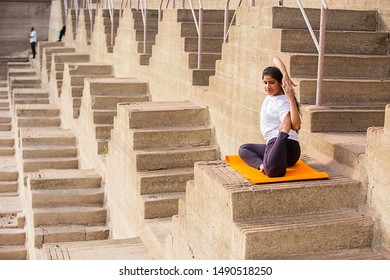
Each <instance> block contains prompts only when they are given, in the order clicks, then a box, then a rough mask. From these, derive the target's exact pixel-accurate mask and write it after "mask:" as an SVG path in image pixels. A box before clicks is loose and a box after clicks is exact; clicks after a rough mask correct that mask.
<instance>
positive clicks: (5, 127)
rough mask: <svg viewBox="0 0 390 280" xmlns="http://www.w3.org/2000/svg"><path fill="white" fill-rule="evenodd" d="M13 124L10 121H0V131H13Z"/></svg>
mask: <svg viewBox="0 0 390 280" xmlns="http://www.w3.org/2000/svg"><path fill="white" fill-rule="evenodd" d="M11 130H12V125H11V124H10V123H0V131H11Z"/></svg>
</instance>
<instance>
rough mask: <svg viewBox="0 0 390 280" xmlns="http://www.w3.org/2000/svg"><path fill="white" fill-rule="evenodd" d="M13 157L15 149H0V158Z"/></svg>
mask: <svg viewBox="0 0 390 280" xmlns="http://www.w3.org/2000/svg"><path fill="white" fill-rule="evenodd" d="M13 155H15V148H4V147H0V156H13Z"/></svg>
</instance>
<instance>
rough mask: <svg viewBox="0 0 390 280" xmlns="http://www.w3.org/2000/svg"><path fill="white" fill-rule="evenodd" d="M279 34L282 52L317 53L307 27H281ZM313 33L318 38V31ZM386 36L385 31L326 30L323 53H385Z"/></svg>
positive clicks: (386, 46) (387, 47)
mask: <svg viewBox="0 0 390 280" xmlns="http://www.w3.org/2000/svg"><path fill="white" fill-rule="evenodd" d="M281 34H282V38H281V39H282V40H281V44H280V46H281V51H282V52H291V53H317V48H316V47H315V45H314V43H313V39H312V38H311V36H310V33H309V31H308V30H307V29H306V30H299V29H283V30H282V31H281ZM315 34H316V36H317V38H319V34H318V32H315ZM388 36H389V34H388V33H385V32H367V31H365V32H357V31H328V32H326V41H325V53H326V54H361V55H387V54H388V49H389V41H388ZM297 38H299V40H297Z"/></svg>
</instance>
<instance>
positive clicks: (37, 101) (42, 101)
mask: <svg viewBox="0 0 390 280" xmlns="http://www.w3.org/2000/svg"><path fill="white" fill-rule="evenodd" d="M49 103H50V100H49V99H48V98H34V97H33V98H15V99H14V104H49Z"/></svg>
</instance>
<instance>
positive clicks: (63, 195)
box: [27, 169, 109, 248]
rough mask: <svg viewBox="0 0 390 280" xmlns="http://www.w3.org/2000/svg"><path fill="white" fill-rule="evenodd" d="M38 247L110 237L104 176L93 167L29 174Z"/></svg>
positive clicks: (30, 195) (29, 187) (41, 171)
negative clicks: (105, 203)
mask: <svg viewBox="0 0 390 280" xmlns="http://www.w3.org/2000/svg"><path fill="white" fill-rule="evenodd" d="M27 185H28V190H29V191H30V194H29V196H28V197H29V199H31V205H32V212H33V215H34V216H33V221H34V227H35V234H34V236H35V240H34V241H35V247H37V248H40V247H41V246H42V244H43V243H56V242H71V241H86V240H101V239H107V238H108V235H109V229H108V227H107V226H106V220H107V210H106V208H105V207H104V190H103V189H102V187H101V176H100V175H98V174H97V173H96V172H94V171H93V170H77V169H71V170H55V169H53V170H40V171H39V172H35V173H32V174H30V175H29V177H28V183H27Z"/></svg>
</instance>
